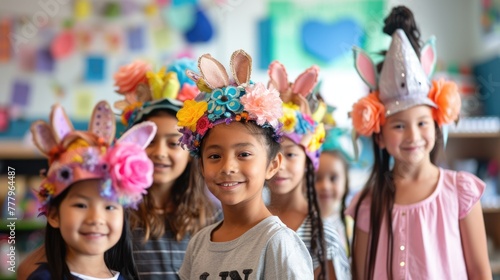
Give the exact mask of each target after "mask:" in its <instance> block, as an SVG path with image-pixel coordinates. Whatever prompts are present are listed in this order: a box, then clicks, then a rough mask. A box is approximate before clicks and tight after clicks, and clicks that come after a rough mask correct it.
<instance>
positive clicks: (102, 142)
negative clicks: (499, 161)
mask: <svg viewBox="0 0 500 280" xmlns="http://www.w3.org/2000/svg"><path fill="white" fill-rule="evenodd" d="M50 120H51V123H50V125H49V124H47V123H45V122H43V121H37V122H35V123H33V124H32V126H31V132H32V133H33V139H34V143H35V144H36V146H37V147H38V148H39V149H40V151H41V152H42V153H43V154H45V155H46V156H47V157H48V158H49V165H50V166H49V171H48V173H47V176H46V177H45V179H44V180H43V182H42V185H41V187H40V189H39V190H38V198H39V199H40V201H41V203H42V208H41V214H43V215H46V216H47V227H46V233H45V257H46V259H47V262H46V263H42V264H41V265H40V266H39V268H38V269H37V270H35V271H34V272H33V273H32V274H31V276H30V277H29V279H90V278H92V279H96V278H97V279H132V278H137V273H136V270H135V264H134V260H133V257H132V248H131V243H130V236H129V235H130V233H129V227H128V224H127V215H126V213H127V212H125V210H124V208H126V207H136V205H137V203H138V202H139V201H140V200H141V199H142V195H143V194H144V193H145V192H146V189H147V188H148V187H149V186H150V185H151V181H152V174H153V164H152V162H151V160H149V159H148V157H147V155H146V153H145V152H144V148H145V146H147V145H148V144H149V142H150V141H151V139H152V137H153V135H154V133H155V131H156V126H155V125H154V124H152V123H150V122H148V123H143V124H141V125H138V126H136V127H134V128H133V129H131V130H129V131H128V132H127V133H126V134H124V135H123V136H122V137H121V138H120V139H119V140H118V141H117V142H116V143H115V144H114V145H111V144H112V142H113V139H114V136H115V121H114V115H113V112H112V110H111V107H110V106H109V104H108V103H106V102H104V101H102V102H99V103H98V104H97V105H96V107H95V108H94V112H93V114H92V118H91V121H90V128H89V131H74V130H73V126H72V124H71V122H70V121H69V118H68V117H67V116H66V113H65V112H64V110H63V109H62V107H60V106H54V107H53V108H52V113H51V118H50Z"/></svg>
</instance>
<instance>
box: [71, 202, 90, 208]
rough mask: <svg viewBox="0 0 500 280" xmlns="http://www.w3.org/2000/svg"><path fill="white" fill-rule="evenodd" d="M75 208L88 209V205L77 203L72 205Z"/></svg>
mask: <svg viewBox="0 0 500 280" xmlns="http://www.w3.org/2000/svg"><path fill="white" fill-rule="evenodd" d="M72 206H73V207H75V208H82V209H83V208H87V205H86V204H85V203H75V204H73V205H72Z"/></svg>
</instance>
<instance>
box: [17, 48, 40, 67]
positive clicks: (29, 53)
mask: <svg viewBox="0 0 500 280" xmlns="http://www.w3.org/2000/svg"><path fill="white" fill-rule="evenodd" d="M16 57H17V61H18V63H19V69H21V71H23V72H33V71H34V70H35V57H36V50H35V49H34V48H32V47H29V46H25V47H21V48H20V49H19V55H18V56H16Z"/></svg>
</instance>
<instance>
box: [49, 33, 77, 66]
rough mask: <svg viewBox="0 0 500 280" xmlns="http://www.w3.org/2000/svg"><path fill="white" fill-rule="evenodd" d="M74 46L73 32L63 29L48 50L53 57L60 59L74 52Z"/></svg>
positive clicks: (74, 37)
mask: <svg viewBox="0 0 500 280" xmlns="http://www.w3.org/2000/svg"><path fill="white" fill-rule="evenodd" d="M75 47H76V36H75V34H74V33H73V31H71V30H64V31H62V32H61V33H59V34H58V35H57V36H56V38H55V39H54V40H53V41H52V44H51V45H50V50H51V53H52V56H53V57H54V58H55V59H62V58H65V57H67V56H69V55H71V54H72V53H73V52H74V50H75Z"/></svg>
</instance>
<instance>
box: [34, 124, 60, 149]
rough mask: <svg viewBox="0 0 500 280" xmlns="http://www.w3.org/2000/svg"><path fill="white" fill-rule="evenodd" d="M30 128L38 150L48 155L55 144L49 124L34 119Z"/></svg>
mask: <svg viewBox="0 0 500 280" xmlns="http://www.w3.org/2000/svg"><path fill="white" fill-rule="evenodd" d="M30 130H31V134H32V135H33V143H35V145H36V146H37V148H38V149H39V150H40V152H42V153H43V154H44V155H45V156H48V155H49V152H50V150H51V149H52V148H53V147H55V146H56V145H57V141H56V139H54V134H53V131H52V128H51V127H50V125H49V124H48V123H46V122H44V121H36V122H34V123H33V124H32V125H31V129H30Z"/></svg>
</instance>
